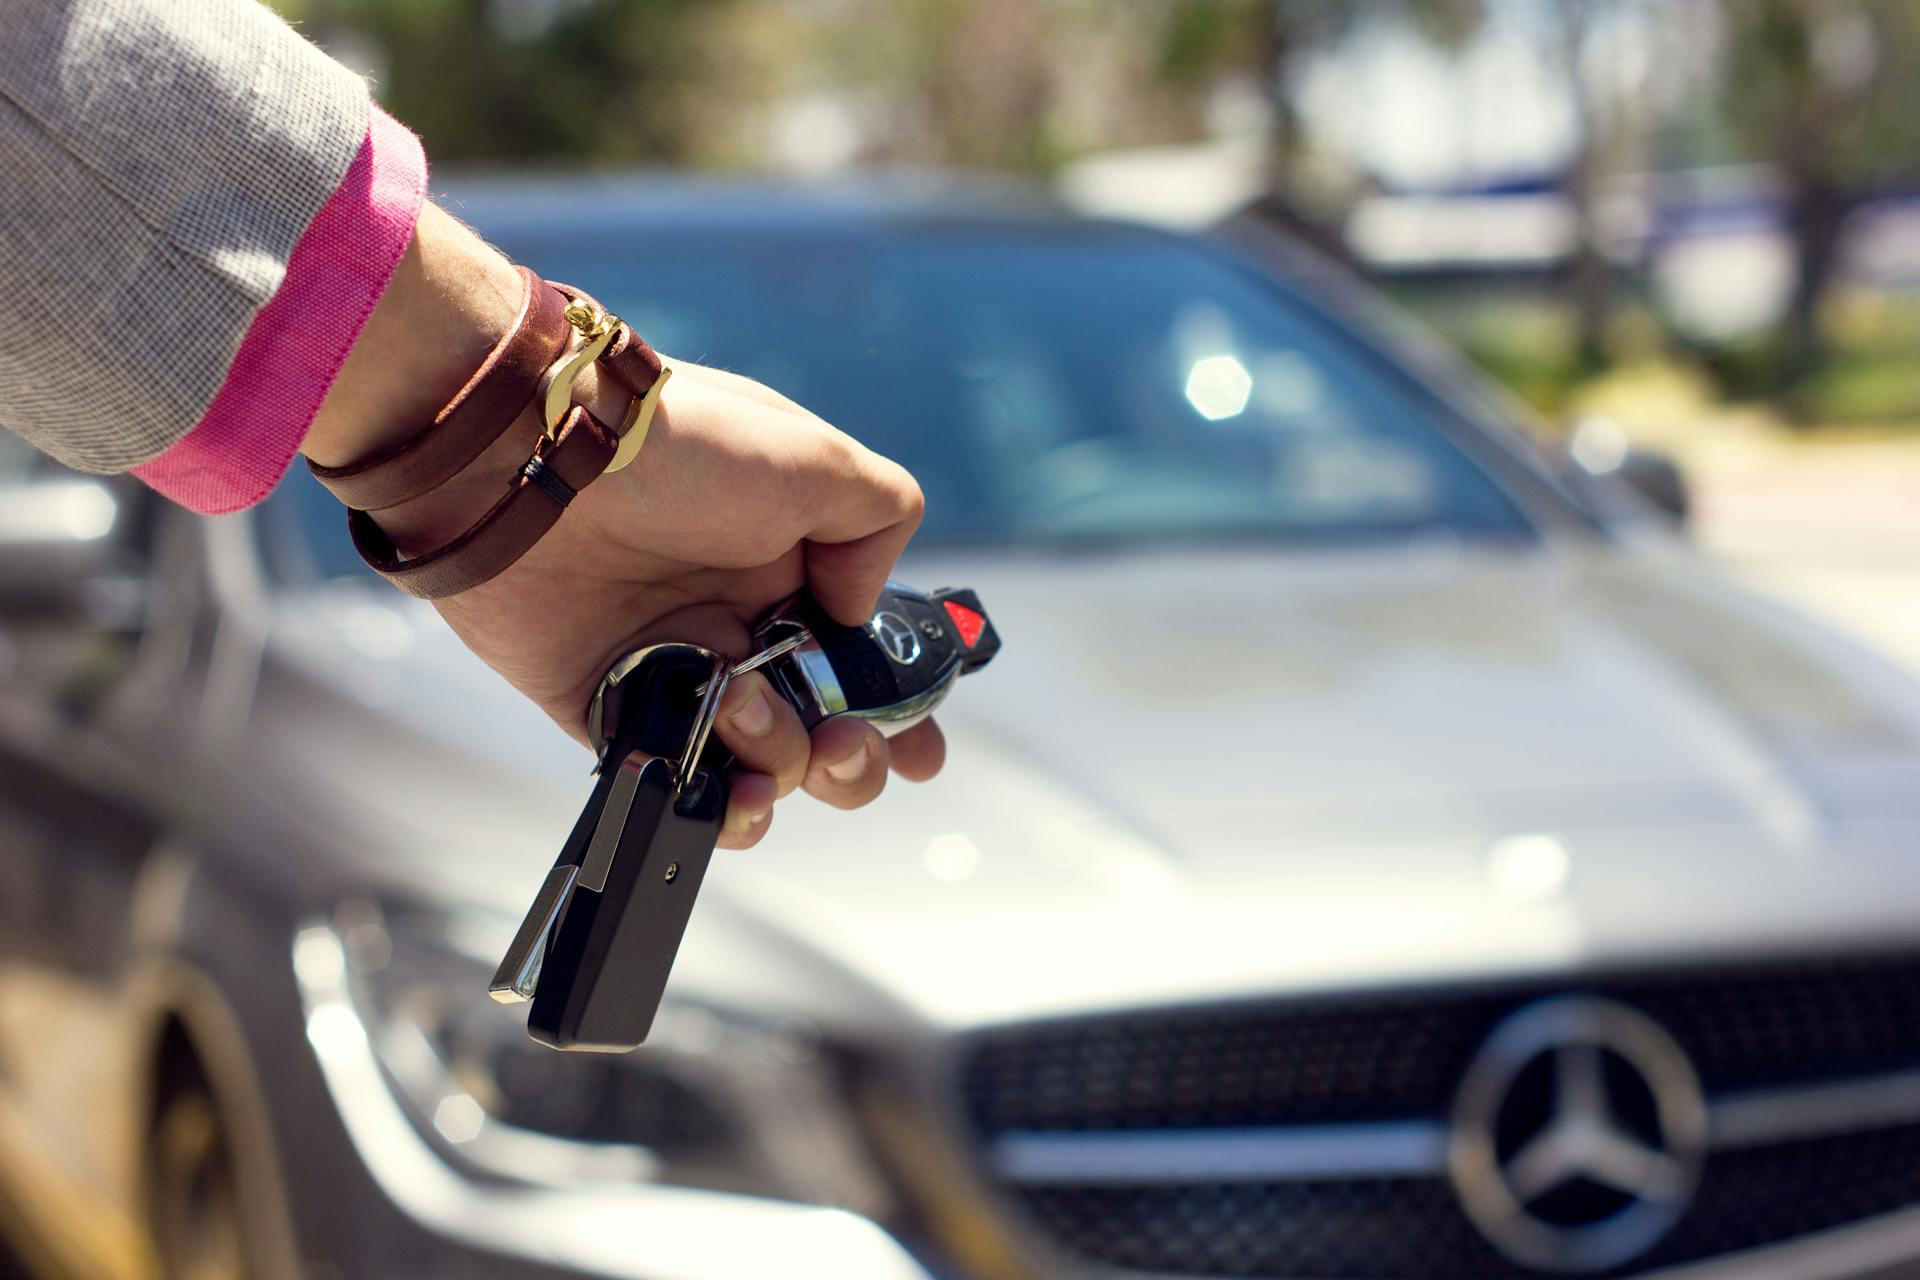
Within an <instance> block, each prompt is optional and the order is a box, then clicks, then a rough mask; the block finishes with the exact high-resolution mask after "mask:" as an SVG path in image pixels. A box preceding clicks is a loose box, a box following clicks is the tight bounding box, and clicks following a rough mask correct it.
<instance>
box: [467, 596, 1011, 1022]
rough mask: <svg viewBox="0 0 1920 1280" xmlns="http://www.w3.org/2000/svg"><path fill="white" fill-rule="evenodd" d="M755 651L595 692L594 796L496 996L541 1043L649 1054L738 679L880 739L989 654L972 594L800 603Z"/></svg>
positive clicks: (659, 666)
mask: <svg viewBox="0 0 1920 1280" xmlns="http://www.w3.org/2000/svg"><path fill="white" fill-rule="evenodd" d="M754 638H755V641H756V642H757V643H758V644H759V645H760V646H761V647H760V649H759V652H757V653H756V654H755V655H754V656H753V657H751V658H749V659H747V660H746V661H745V662H742V663H739V664H732V663H730V662H729V661H728V660H727V659H726V658H724V657H723V656H721V655H719V654H715V653H712V652H711V651H709V650H705V649H701V648H698V647H697V646H693V645H652V646H649V647H647V648H644V649H637V650H635V651H634V652H632V653H630V654H628V655H627V656H626V657H624V658H622V659H621V660H620V661H619V662H618V663H616V664H615V665H614V667H613V668H612V669H611V670H610V671H608V673H607V675H606V677H605V679H603V680H602V681H601V684H600V688H599V690H598V692H596V693H595V695H594V699H593V704H592V707H591V708H590V710H589V713H588V733H589V736H590V738H591V739H592V740H593V741H594V742H595V743H596V744H597V745H598V747H599V751H600V764H599V767H598V769H597V770H596V773H597V775H598V780H597V782H596V784H595V786H594V791H593V795H592V797H591V798H590V799H589V800H588V802H587V806H586V808H585V810H584V811H582V813H581V815H580V818H579V820H578V821H577V822H576V823H575V824H574V828H573V832H572V834H571V835H570V836H569V837H568V839H567V842H566V844H565V846H563V848H562V849H561V852H560V857H559V859H558V860H557V861H556V862H555V863H554V865H553V868H552V870H551V871H549V872H548V874H547V879H546V881H545V882H544V883H543V884H542V886H541V889H540V893H539V895H538V896H537V897H536V898H535V899H534V903H533V907H532V909H531V910H530V911H529V912H528V913H527V917H526V919H525V921H524V922H523V923H522V924H521V926H520V929H519V932H518V933H517V934H516V935H515V936H514V940H513V943H512V945H511V946H510V947H509V948H508V950H507V954H506V957H505V958H504V959H503V960H502V961H501V963H500V968H499V970H498V971H497V972H496V973H495V974H494V978H493V982H492V983H491V990H492V993H493V995H494V998H495V999H497V1000H500V1001H502V1002H504V1003H517V1002H520V1001H526V1000H531V1001H532V1005H533V1007H532V1008H531V1009H530V1010H529V1011H528V1015H527V1031H528V1034H529V1035H531V1036H532V1037H533V1038H534V1039H535V1040H537V1041H539V1042H540V1043H542V1044H546V1045H549V1046H551V1047H553V1048H556V1049H571V1050H588V1051H602V1052H624V1051H626V1050H629V1049H632V1048H635V1047H637V1046H638V1045H639V1044H640V1043H641V1042H642V1041H644V1040H645V1039H646V1036H647V1032H648V1030H649V1029H650V1028H651V1026H652V1023H653V1018H654V1014H655V1013H656V1012H657V1010H658V1008H659V1004H660V999H661V997H662V995H663V994H664V992H665V989H666V983H667V978H668V975H669V973H670V972H671V970H672V967H673V959H674V955H675V954H676V953H677V952H678V950H679V947H680V940H681V938H682V936H683V935H684V933H685V932H686V926H687V922H688V920H689V918H690V917H691V915H692V911H693V903H694V899H695V896H696V895H697V894H698V892H699V888H700V883H701V880H702V879H703V877H704V876H705V873H706V868H707V864H708V862H709V860H710V859H711V858H712V855H713V850H714V846H715V844H716V843H717V842H718V840H719V837H720V826H721V823H722V822H723V821H724V819H725V817H726V812H727V784H726V777H725V770H726V768H727V767H728V766H729V765H730V764H731V763H732V757H731V755H730V754H729V753H728V752H727V751H726V749H725V748H724V747H723V746H721V745H720V744H719V743H718V742H715V741H713V740H712V739H711V736H710V735H711V731H712V728H713V722H714V718H715V716H717V714H718V712H719V707H720V701H721V698H722V697H723V696H724V694H725V691H726V686H727V683H728V682H729V681H730V680H731V679H732V678H733V677H734V676H736V675H740V674H743V673H745V672H746V671H749V670H753V669H755V668H758V667H762V666H764V667H766V668H767V672H768V676H769V679H770V683H771V684H772V685H773V687H774V688H775V689H777V690H779V692H780V693H781V695H782V696H783V697H785V698H786V699H787V700H788V701H789V702H790V703H791V704H792V705H793V706H794V708H795V709H796V710H797V711H798V712H799V713H800V717H801V719H802V720H803V721H804V722H805V723H806V725H807V727H808V728H812V727H813V726H814V725H817V724H819V723H820V722H821V721H822V720H825V719H827V718H828V717H829V716H834V715H854V716H859V717H860V718H862V719H865V720H867V721H869V722H870V723H872V724H873V725H874V726H875V727H876V728H878V729H880V730H881V731H882V732H883V733H889V734H891V733H898V732H900V731H901V730H903V729H906V728H908V727H910V726H911V725H914V724H918V723H919V722H920V721H921V720H924V719H925V718H926V717H927V716H928V715H929V714H931V713H932V711H933V710H934V708H935V707H937V706H938V705H939V704H940V702H941V701H943V700H944V699H945V698H946V696H947V694H948V693H949V692H951V690H952V688H953V685H954V682H955V681H956V680H958V679H959V677H960V676H961V675H963V674H965V673H968V672H972V671H977V670H979V669H980V668H981V667H984V666H985V665H986V664H987V663H988V662H990V661H991V660H992V659H993V656H994V655H995V654H996V653H998V652H999V649H1000V638H999V635H998V633H997V632H995V631H994V629H993V625H992V623H990V622H989V621H988V620H987V617H986V613H985V611H984V610H983V609H982V608H981V606H980V600H979V597H978V596H976V595H975V594H974V593H973V592H971V591H959V590H951V589H942V590H940V591H936V592H933V593H932V594H927V593H923V592H919V591H916V590H914V589H913V588H911V587H906V586H903V585H901V584H899V583H891V582H890V583H888V584H887V589H886V591H885V592H884V593H883V594H882V596H881V598H880V602H879V607H878V609H876V611H875V613H874V616H873V619H872V620H871V621H870V622H868V623H867V625H865V626H863V627H850V626H845V625H843V624H840V623H837V622H834V621H833V620H832V619H831V618H830V617H828V616H827V615H826V614H825V612H824V611H822V610H821V609H820V608H819V606H818V605H817V604H815V603H814V602H813V601H812V599H811V598H810V597H808V596H807V595H805V593H802V594H800V595H797V596H795V597H793V598H792V599H790V600H788V601H786V602H785V603H783V604H782V605H780V606H777V607H776V608H775V609H773V610H772V611H771V612H769V613H768V614H767V615H766V616H765V617H764V618H762V620H761V621H760V623H759V624H758V625H757V626H756V627H755V628H754Z"/></svg>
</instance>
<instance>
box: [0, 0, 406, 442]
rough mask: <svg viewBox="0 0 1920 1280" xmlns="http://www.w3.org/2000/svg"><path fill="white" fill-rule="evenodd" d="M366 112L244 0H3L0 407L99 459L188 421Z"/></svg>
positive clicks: (215, 386)
mask: <svg viewBox="0 0 1920 1280" xmlns="http://www.w3.org/2000/svg"><path fill="white" fill-rule="evenodd" d="M368 111H369V105H368V96H367V87H366V84H365V83H364V82H363V81H362V80H361V79H360V78H359V77H358V76H356V75H354V74H353V73H352V72H350V71H348V70H347V69H345V68H344V67H342V66H340V65H339V64H338V63H336V62H334V61H332V60H331V59H330V58H328V57H327V56H326V55H325V54H323V53H321V52H320V51H319V50H318V49H316V48H315V47H314V46H313V45H311V44H309V43H307V41H305V40H303V39H302V38H301V37H300V36H299V35H297V34H296V33H295V32H294V31H293V30H292V29H291V28H290V27H288V26H287V25H286V24H285V23H283V22H282V21H281V20H280V19H279V18H277V17H275V16H274V15H273V14H272V13H270V12H268V11H267V10H266V9H264V8H262V7H260V6H259V5H258V4H255V3H254V2H253V0H0V426H6V427H9V428H12V429H13V430H15V431H17V432H19V433H20V434H21V435H24V436H25V437H26V438H27V439H28V440H30V441H32V442H33V443H34V444H35V445H37V446H39V447H40V448H42V449H44V450H46V451H47V452H48V453H51V454H52V455H54V456H55V457H57V458H59V459H60V460H61V461H63V462H66V463H67V464H68V465H70V466H74V467H78V468H81V469H83V470H88V471H102V472H111V471H124V470H126V469H128V468H130V467H133V466H136V465H138V464H140V463H142V462H145V461H147V460H149V459H151V458H153V457H155V456H156V455H158V454H160V453H161V452H163V451H164V450H166V449H167V447H168V446H170V445H171V444H173V443H174V442H175V441H177V440H179V439H180V438H181V437H182V436H184V435H186V434H187V432H188V431H190V430H191V429H192V428H193V426H194V424H195V423H196V422H197V421H198V420H199V419H200V417H201V415H202V414H203V413H204V412H205V411H206V409H207V406H208V404H209V402H211V401H212V399H213V396H214V393H215V392H216V391H218V390H219V388H220V385H221V382H222V380H223V379H224V377H225V375H226V372H227V368H228V366H229V364H230V363H231V362H232V360H233V357H234V352H235V351H236V349H237V348H238V347H239V344H240V340H241V338H242V337H243V336H244V335H245V333H246V331H247V327H248V325H249V323H250V322H251V321H252V319H253V317H254V315H255V313H256V312H258V311H259V310H260V308H261V307H262V306H263V305H265V303H266V302H267V300H268V299H269V298H271V297H272V296H273V294H274V291H275V290H276V289H277V288H278V287H279V285H280V281H281V279H282V277H283V276H284V275H285V273H286V267H287V259H288V255H289V254H291V253H292V251H293V247H294V245H295V243H296V242H297V241H298V240H299V238H300V235H301V233H302V232H303V231H304V230H305V229H306V227H307V225H308V223H309V222H311V221H312V220H313V217H314V215H315V214H316V213H317V212H318V211H319V209H320V208H321V206H322V205H323V204H325V203H326V201H327V199H328V197H329V196H330V195H331V194H332V192H333V190H334V188H335V187H336V186H338V185H339V183H340V181H341V178H342V176H343V175H344V174H345V173H346V171H347V168H348V166H349V165H350V164H351V163H352V162H353V159H354V157H355V155H356V154H357V152H358V150H359V148H360V145H361V142H362V139H363V138H364V137H365V136H366V132H367V123H368Z"/></svg>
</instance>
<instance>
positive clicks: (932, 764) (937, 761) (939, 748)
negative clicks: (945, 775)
mask: <svg viewBox="0 0 1920 1280" xmlns="http://www.w3.org/2000/svg"><path fill="white" fill-rule="evenodd" d="M887 749H888V750H889V751H890V752H891V753H892V756H893V771H894V772H895V773H897V774H899V775H900V776H901V777H903V778H905V779H906V780H907V781H908V782H925V781H926V780H927V779H929V778H931V777H933V776H934V775H935V774H937V773H939V772H940V768H941V766H942V765H944V764H946V762H947V736H946V735H945V734H944V733H941V732H940V726H939V725H937V724H935V723H934V722H933V721H931V720H922V721H921V722H920V723H919V724H917V725H915V726H913V728H911V729H908V730H907V731H906V732H904V733H900V734H896V735H894V736H893V737H891V738H889V739H887Z"/></svg>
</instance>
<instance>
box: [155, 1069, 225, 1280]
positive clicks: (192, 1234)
mask: <svg viewBox="0 0 1920 1280" xmlns="http://www.w3.org/2000/svg"><path fill="white" fill-rule="evenodd" d="M162 1076H163V1078H162V1080H161V1082H160V1085H161V1087H160V1091H159V1095H158V1097H157V1098H156V1099H155V1105H154V1112H153V1127H152V1130H151V1131H150V1133H149V1136H148V1162H147V1169H148V1177H147V1223H148V1229H149V1230H150V1231H151V1232H152V1235H153V1246H154V1251H155V1253H156V1254H157V1255H158V1258H159V1262H160V1267H161V1274H162V1275H163V1276H164V1277H166V1280H245V1277H246V1275H247V1250H246V1233H245V1229H244V1227H243V1225H242V1218H241V1208H240V1195H239V1184H238V1182H237V1181H236V1180H235V1178H234V1160H233V1149H232V1146H231V1144H230V1143H229V1141H228V1136H227V1130H226V1126H225V1125H224V1124H223V1123H222V1122H221V1118H220V1108H219V1106H218V1105H217V1104H216V1102H215V1100H214V1097H213V1094H212V1091H211V1089H210V1088H209V1087H208V1085H207V1082H206V1077H205V1075H204V1073H203V1072H202V1071H201V1070H200V1067H199V1064H198V1063H197V1062H195V1061H193V1060H192V1059H191V1058H188V1059H186V1060H185V1061H181V1060H179V1059H175V1060H174V1061H173V1062H171V1063H170V1064H169V1065H168V1067H167V1068H166V1069H163V1072H162Z"/></svg>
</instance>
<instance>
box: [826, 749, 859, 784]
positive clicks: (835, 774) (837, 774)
mask: <svg viewBox="0 0 1920 1280" xmlns="http://www.w3.org/2000/svg"><path fill="white" fill-rule="evenodd" d="M867 755H868V751H867V747H866V744H865V743H862V744H861V746H860V749H859V750H858V751H856V752H854V753H853V754H852V755H850V756H848V757H847V758H846V759H845V760H842V761H841V762H840V763H839V764H830V765H828V766H827V776H828V777H829V778H832V779H833V780H834V781H835V782H852V781H853V780H854V779H855V778H857V777H859V776H860V775H861V774H863V773H865V772H866V771H867Z"/></svg>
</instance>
